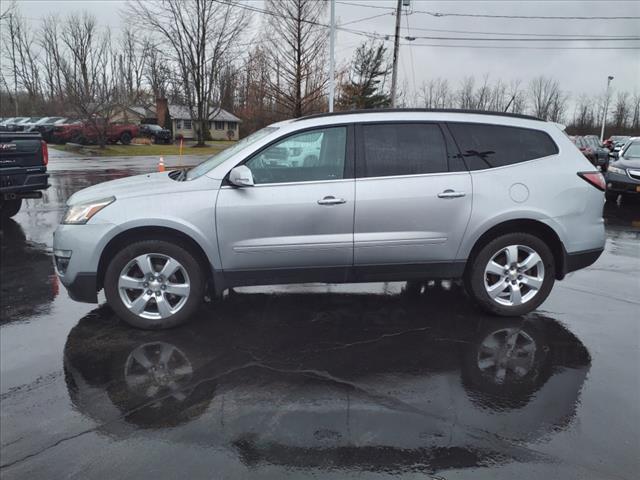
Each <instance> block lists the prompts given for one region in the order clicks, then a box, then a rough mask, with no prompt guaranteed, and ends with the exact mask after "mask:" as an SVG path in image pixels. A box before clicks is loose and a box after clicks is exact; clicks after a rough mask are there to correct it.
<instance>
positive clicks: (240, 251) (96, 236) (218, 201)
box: [54, 112, 605, 285]
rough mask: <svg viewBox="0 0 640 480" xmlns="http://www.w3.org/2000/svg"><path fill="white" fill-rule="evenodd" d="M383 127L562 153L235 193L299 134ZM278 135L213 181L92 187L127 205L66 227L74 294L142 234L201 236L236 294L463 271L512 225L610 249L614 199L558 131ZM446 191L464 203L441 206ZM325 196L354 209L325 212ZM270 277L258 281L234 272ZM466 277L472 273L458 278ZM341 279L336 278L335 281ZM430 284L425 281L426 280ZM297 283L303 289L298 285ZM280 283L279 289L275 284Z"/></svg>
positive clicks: (215, 173) (208, 177)
mask: <svg viewBox="0 0 640 480" xmlns="http://www.w3.org/2000/svg"><path fill="white" fill-rule="evenodd" d="M381 121H407V122H416V121H424V122H439V123H445V122H465V123H474V122H477V123H483V124H494V125H503V126H515V127H523V128H530V129H535V130H542V131H544V132H546V133H548V135H549V136H550V137H551V138H552V139H553V140H554V142H555V143H556V145H557V146H558V150H559V152H558V154H556V155H552V156H549V157H545V158H539V159H535V160H530V161H527V162H523V163H518V164H514V165H510V166H505V167H499V168H491V169H487V170H476V171H471V172H467V171H464V172H449V173H441V174H428V175H407V176H397V177H386V178H356V179H353V178H349V179H344V180H330V181H324V182H323V181H320V182H299V183H286V184H270V185H256V186H253V187H244V188H236V187H230V186H227V185H223V180H224V178H225V177H226V176H227V174H228V173H229V171H230V170H231V169H232V168H233V167H235V166H237V165H239V164H240V163H242V162H243V161H244V160H246V159H247V158H249V157H250V156H252V155H253V154H254V153H256V152H258V151H259V150H261V149H262V148H264V147H265V146H266V145H269V144H271V143H272V142H274V141H275V140H277V139H279V138H281V137H284V136H286V135H289V134H291V133H293V132H296V131H298V130H304V129H309V128H311V127H318V128H322V127H327V126H331V125H345V124H350V123H366V122H381ZM274 126H276V127H277V129H275V130H274V131H273V132H272V133H270V134H269V135H267V136H265V137H264V138H262V139H260V140H259V141H257V142H255V143H254V144H251V145H249V146H248V147H247V148H245V149H243V150H241V151H239V152H236V153H235V154H234V155H233V156H231V157H230V158H228V159H227V160H226V161H224V162H223V163H221V164H220V165H217V166H215V167H214V168H212V169H211V170H210V171H209V172H207V173H206V174H205V175H202V176H200V177H198V178H196V179H193V180H189V181H183V182H179V181H175V180H172V179H171V178H169V176H168V174H167V173H154V174H149V175H139V176H136V177H130V178H125V179H120V180H115V181H111V182H106V183H103V184H98V185H95V186H93V187H90V188H87V189H84V190H82V191H80V192H77V193H76V194H74V195H73V196H72V197H71V198H70V199H69V201H68V204H69V205H73V204H78V203H83V202H88V201H93V200H99V199H103V198H106V197H110V196H115V197H116V201H115V202H114V203H112V204H111V205H109V206H107V207H106V208H104V209H103V210H101V211H99V212H98V213H97V214H95V215H94V216H93V217H92V218H91V219H90V220H89V222H88V223H87V224H86V225H61V226H60V227H59V228H58V230H57V231H56V234H55V238H54V249H60V250H69V251H72V252H73V254H72V258H71V260H70V262H69V266H68V269H67V271H66V273H65V274H64V275H63V276H61V278H62V282H63V283H64V284H65V285H69V284H71V283H72V282H73V281H74V279H75V276H76V275H77V274H78V273H80V272H97V270H98V264H99V260H100V256H101V254H102V252H103V250H104V248H105V247H106V245H107V244H108V243H109V242H110V241H111V240H112V239H113V238H115V237H116V236H117V235H118V234H120V233H122V232H125V231H127V230H129V229H132V228H139V227H164V228H169V229H173V230H177V231H179V232H181V233H183V234H185V235H188V236H189V237H191V238H192V239H193V240H194V241H195V242H196V243H197V244H198V245H199V246H200V247H201V248H202V250H203V252H204V253H205V255H206V256H207V259H208V261H209V263H210V266H211V267H212V269H213V270H214V272H215V273H216V274H220V275H221V277H219V278H218V277H216V279H218V280H220V281H221V282H222V283H224V282H225V281H226V282H227V285H233V284H234V283H235V284H242V283H245V284H247V283H251V282H255V283H256V284H258V283H260V282H261V281H262V280H265V278H267V279H268V277H269V273H271V274H273V275H271V277H273V278H279V277H278V275H275V273H277V272H279V271H281V270H291V269H293V270H296V271H298V272H300V273H301V275H300V276H299V277H296V278H295V281H321V280H323V279H325V278H324V277H323V276H322V275H318V274H317V271H316V270H317V269H338V270H337V271H338V275H337V277H333V276H331V277H330V278H328V277H327V278H326V280H327V281H340V280H341V279H344V280H348V279H349V277H348V276H346V275H345V276H344V277H343V276H341V272H343V271H346V270H348V269H349V268H351V267H354V268H357V267H360V266H362V267H365V266H374V267H375V266H376V265H381V266H385V265H386V266H390V265H391V266H393V265H397V266H398V267H399V270H398V271H397V273H398V274H397V278H398V279H400V278H402V273H403V272H404V270H403V269H402V268H401V267H402V266H403V265H416V264H429V263H441V264H442V263H446V262H458V263H460V262H462V265H464V261H466V259H467V258H468V256H469V253H470V252H471V250H472V248H473V246H474V245H475V243H476V242H477V240H478V239H479V238H480V237H481V236H482V234H483V233H485V232H487V231H488V230H489V229H491V228H492V227H494V226H496V225H498V224H500V223H502V222H506V221H510V220H520V219H529V220H536V221H539V222H542V223H544V224H546V225H548V226H549V227H551V228H552V229H553V231H554V232H555V233H556V234H557V236H558V237H559V239H560V240H561V242H562V244H563V246H564V248H565V250H566V252H568V253H572V252H583V251H588V250H593V249H601V248H602V247H603V246H604V241H605V235H604V224H603V220H602V207H603V205H604V195H603V194H602V192H600V191H598V190H597V189H595V188H594V187H593V186H592V185H589V184H588V183H587V182H586V181H584V180H583V179H581V178H580V177H579V176H578V175H577V174H576V173H577V172H579V171H593V166H592V165H591V164H590V163H589V161H588V160H587V159H586V158H584V156H583V155H582V154H581V153H580V152H579V150H578V149H577V148H576V147H575V145H573V143H572V142H571V141H570V140H569V138H568V137H567V136H566V135H565V134H564V133H563V132H562V131H561V130H560V129H558V128H557V127H556V126H555V125H554V124H552V123H547V122H542V121H538V120H530V119H526V118H518V117H505V116H498V115H483V114H469V113H446V112H387V113H361V114H357V115H353V114H352V115H332V116H325V117H318V118H309V119H299V120H295V121H294V120H289V121H285V122H280V123H278V124H275V125H274ZM445 191H453V192H454V193H463V194H464V195H460V196H454V197H446V196H445V198H440V197H438V195H439V194H442V193H443V192H445ZM325 197H335V198H338V199H342V200H344V203H337V204H331V205H321V204H318V201H319V200H322V199H324V198H325ZM243 271H244V272H252V271H262V272H264V273H265V274H266V275H265V276H262V277H260V278H258V277H252V278H250V279H249V280H246V279H245V280H244V281H240V280H237V279H234V280H230V278H231V276H228V278H226V279H225V278H224V276H225V273H230V272H243ZM457 271H461V270H457ZM334 273H335V272H334ZM419 273H420V274H423V273H424V271H419ZM292 281H294V280H292ZM265 283H268V281H265Z"/></svg>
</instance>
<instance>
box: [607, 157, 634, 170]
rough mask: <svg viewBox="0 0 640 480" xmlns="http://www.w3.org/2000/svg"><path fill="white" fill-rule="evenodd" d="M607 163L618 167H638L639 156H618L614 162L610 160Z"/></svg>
mask: <svg viewBox="0 0 640 480" xmlns="http://www.w3.org/2000/svg"><path fill="white" fill-rule="evenodd" d="M609 165H611V166H612V167H618V168H640V158H624V157H622V158H619V159H618V160H616V161H615V162H610V163H609Z"/></svg>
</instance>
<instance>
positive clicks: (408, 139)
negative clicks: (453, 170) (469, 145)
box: [359, 123, 448, 177]
mask: <svg viewBox="0 0 640 480" xmlns="http://www.w3.org/2000/svg"><path fill="white" fill-rule="evenodd" d="M362 137H363V138H362V142H363V145H364V148H363V153H364V172H362V173H361V174H359V176H360V177H390V176H397V175H419V174H425V173H440V172H446V171H448V167H447V149H446V145H445V141H444V137H443V136H442V131H441V130H440V127H439V126H438V125H435V124H427V123H422V124H421V123H388V124H372V125H363V126H362Z"/></svg>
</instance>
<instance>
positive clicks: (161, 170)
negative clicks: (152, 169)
mask: <svg viewBox="0 0 640 480" xmlns="http://www.w3.org/2000/svg"><path fill="white" fill-rule="evenodd" d="M158 171H159V172H164V158H162V157H160V161H159V162H158Z"/></svg>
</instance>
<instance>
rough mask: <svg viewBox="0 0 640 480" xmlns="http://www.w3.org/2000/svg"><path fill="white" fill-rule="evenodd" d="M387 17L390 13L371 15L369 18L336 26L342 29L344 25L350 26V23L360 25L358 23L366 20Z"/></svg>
mask: <svg viewBox="0 0 640 480" xmlns="http://www.w3.org/2000/svg"><path fill="white" fill-rule="evenodd" d="M389 15H391V14H390V13H380V14H378V15H372V16H370V17H364V18H358V19H357V20H351V21H349V22H345V23H340V24H338V25H339V26H341V27H344V26H345V25H351V24H352V23H360V22H364V21H366V20H372V19H374V18H379V17H388V16H389Z"/></svg>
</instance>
